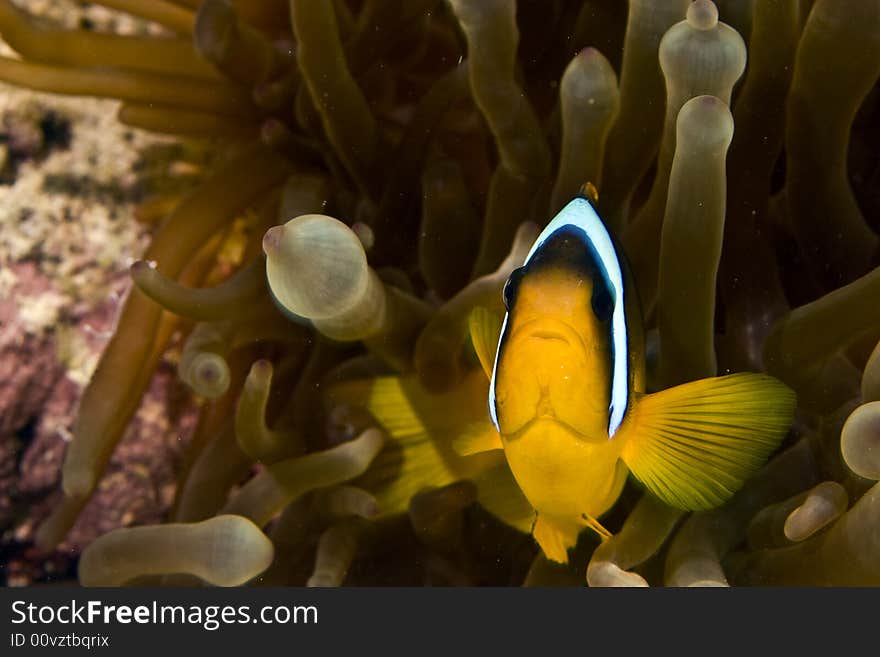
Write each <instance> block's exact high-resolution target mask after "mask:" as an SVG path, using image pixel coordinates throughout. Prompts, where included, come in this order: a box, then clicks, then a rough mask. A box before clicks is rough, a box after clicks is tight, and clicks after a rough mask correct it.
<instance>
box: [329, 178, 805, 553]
mask: <svg viewBox="0 0 880 657" xmlns="http://www.w3.org/2000/svg"><path fill="white" fill-rule="evenodd" d="M586 193H588V192H587V191H584V192H582V194H581V195H579V196H577V197H575V198H574V199H573V200H572V201H570V202H569V203H568V205H566V206H565V207H564V208H563V209H562V210H561V211H560V212H559V213H558V214H557V215H556V216H555V217H554V218H553V219H552V220H551V221H550V223H549V224H548V225H547V226H546V228H544V230H543V231H542V232H541V233H540V235H539V236H538V238H537V239H536V241H535V243H534V244H533V246H532V247H531V249H530V251H529V252H528V255H527V256H526V258H525V261H524V262H523V264H522V266H521V267H519V268H517V269H515V270H514V271H513V272H512V273H511V275H510V277H509V279H508V280H507V282H506V284H505V286H504V288H503V291H500V292H501V293H502V296H503V301H504V307H505V310H506V312H505V313H504V315H503V317H502V316H501V315H500V314H499V313H495V312H493V311H491V310H489V309H487V308H483V307H477V308H475V309H474V310H473V311H472V312H471V314H470V316H469V319H468V327H469V333H470V338H471V344H472V345H473V351H474V353H475V355H476V357H477V359H478V360H479V362H480V365H481V367H482V371H480V370H479V369H474V370H471V371H469V372H468V373H467V374H466V376H465V378H464V380H462V381H461V382H460V383H459V384H458V385H457V386H455V387H454V388H453V389H451V390H449V391H447V392H446V393H443V394H433V393H430V392H428V391H427V390H425V389H424V388H423V387H422V386H421V385H420V384H419V382H418V379H417V377H415V376H414V375H411V374H410V375H406V376H400V377H391V376H389V377H377V378H374V379H372V380H369V381H357V382H348V383H347V384H342V385H338V386H335V387H332V388H331V389H332V390H333V393H332V394H331V399H330V401H331V403H344V404H349V405H360V406H363V407H365V408H366V409H367V410H368V411H369V412H370V413H371V414H372V415H373V417H374V418H375V419H376V420H377V421H378V422H379V424H380V425H382V426H383V427H384V428H385V430H386V432H387V434H388V436H389V442H388V443H387V445H388V446H387V448H386V449H385V450H383V452H382V453H380V455H379V456H378V457H377V459H376V461H374V463H373V465H372V466H371V467H370V469H369V470H368V471H367V473H366V474H365V475H364V476H363V477H362V479H361V480H360V481H359V482H358V485H361V486H363V487H364V488H366V489H368V490H369V491H370V492H371V493H373V494H374V495H375V497H376V499H377V500H378V501H379V504H380V508H381V509H382V512H381V515H385V514H394V513H400V512H405V511H406V509H407V505H408V503H409V500H410V499H411V498H412V496H413V495H414V494H416V493H418V492H419V491H421V490H424V489H426V488H431V487H437V486H444V485H447V484H449V483H452V482H454V481H457V480H461V479H470V480H472V481H474V483H475V484H476V487H477V492H478V494H477V499H478V501H479V503H480V504H481V505H482V506H483V507H484V508H486V509H487V510H488V511H489V512H490V513H492V514H494V515H495V516H497V517H498V518H500V519H501V520H503V521H504V522H506V523H507V524H509V525H511V526H513V527H516V528H518V529H520V530H522V531H524V532H529V533H531V534H532V535H533V536H534V538H535V540H536V541H537V543H538V544H539V546H540V547H541V549H542V550H543V552H544V554H545V555H546V556H547V558H549V559H551V560H553V561H557V562H562V563H565V562H567V560H568V549H569V548H571V547H573V546H574V545H575V543H576V541H577V539H578V536H579V534H580V532H582V531H583V530H584V529H586V528H589V529H591V530H593V531H595V532H596V533H597V534H598V535H599V536H600V537H601V538H602V539H603V540H604V539H606V538H608V537H609V536H610V535H611V534H610V532H608V531H607V530H606V529H605V528H604V527H603V526H602V525H601V524H600V522H599V519H600V518H601V516H602V515H603V514H604V513H605V512H607V511H608V510H609V509H610V508H611V507H612V505H613V504H614V503H615V502H616V501H617V499H618V497H619V496H620V494H621V492H622V490H623V487H624V484H625V483H626V480H627V478H628V476H629V475H630V474H631V475H633V476H634V477H635V478H636V479H637V480H638V481H639V482H641V484H642V485H643V486H644V487H645V488H646V489H647V490H648V491H649V492H650V493H651V494H653V495H655V496H656V497H658V498H660V500H662V501H663V502H665V503H666V504H668V505H670V506H673V507H677V508H680V509H683V510H703V509H709V508H713V507H715V506H718V505H720V504H722V503H723V502H724V501H726V500H727V499H729V498H730V497H731V496H732V495H733V493H734V492H736V491H737V490H738V489H739V488H740V487H741V486H742V484H743V483H744V482H745V480H746V479H747V478H748V477H749V476H751V475H752V474H753V473H754V472H755V471H756V470H757V469H758V468H760V467H761V466H762V465H763V464H764V462H765V461H766V459H767V457H768V456H769V455H770V454H771V453H772V452H773V451H774V450H775V449H776V448H777V447H778V446H779V444H780V442H781V441H782V439H783V438H784V437H785V435H786V433H787V431H788V429H789V427H790V425H791V422H792V418H793V415H794V407H795V402H796V399H795V395H794V393H793V391H792V390H790V389H789V388H788V387H787V386H785V385H784V384H783V383H781V382H780V381H778V380H777V379H775V378H773V377H770V376H767V375H763V374H754V373H739V374H732V375H728V376H721V377H714V378H707V379H701V380H698V381H692V382H689V383H685V384H682V385H679V386H676V387H673V388H669V389H666V390H661V391H659V392H655V393H652V394H646V390H645V347H644V336H643V327H642V319H641V312H640V308H639V303H638V299H637V297H636V292H635V286H634V285H633V282H632V278H631V275H630V273H629V270H628V266H627V264H626V261H625V259H624V258H623V256H622V253H621V249H620V247H619V246H618V245H617V243H616V242H615V240H614V239H613V237H612V236H611V234H610V233H609V232H608V230H607V229H606V228H605V225H604V224H603V222H602V220H601V219H600V218H599V216H598V214H597V213H596V211H595V210H594V209H593V206H592V205H591V203H590V200H589V198H587V196H586ZM487 406H488V408H487Z"/></svg>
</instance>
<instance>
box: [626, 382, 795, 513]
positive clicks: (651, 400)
mask: <svg viewBox="0 0 880 657" xmlns="http://www.w3.org/2000/svg"><path fill="white" fill-rule="evenodd" d="M795 403H796V399H795V394H794V392H793V391H792V390H791V389H790V388H788V386H786V385H784V384H783V383H781V382H780V381H778V380H777V379H774V378H773V377H770V376H766V375H763V374H751V373H741V374H732V375H729V376H722V377H716V378H711V379H701V380H699V381H692V382H690V383H685V384H682V385H680V386H676V387H674V388H669V389H668V390H661V391H660V392H657V393H655V394H652V395H645V396H643V397H640V398H638V399H637V400H636V401H635V403H634V404H633V406H632V408H631V409H630V414H631V415H630V418H629V423H630V426H629V431H628V433H629V434H630V435H629V436H627V437H626V443H625V444H624V447H623V453H622V458H623V461H624V462H625V463H626V465H627V466H628V467H629V469H630V470H631V471H632V473H633V475H635V477H636V478H637V479H638V480H639V481H641V482H642V483H643V484H644V485H645V486H646V487H647V488H648V489H649V490H650V491H651V492H652V493H654V495H656V496H657V497H659V498H660V499H661V500H663V501H664V502H666V503H667V504H669V505H671V506H674V507H677V508H679V509H686V510H693V511H695V510H701V509H711V508H713V507H716V506H718V505H720V504H722V503H723V502H724V501H726V500H727V499H728V498H729V497H730V496H731V495H733V494H734V493H735V492H736V491H737V490H738V489H739V488H740V487H741V486H742V485H743V483H744V482H745V480H746V479H747V478H748V477H750V476H751V475H752V474H753V473H754V472H755V471H756V470H757V469H758V468H760V467H761V466H762V465H763V464H764V462H765V461H766V460H767V457H768V456H769V455H770V454H771V453H772V452H773V451H774V450H775V449H776V448H777V447H778V446H779V443H780V442H781V441H782V439H783V438H784V437H785V434H786V433H787V431H788V429H789V427H790V426H791V421H792V417H793V416H794V407H795Z"/></svg>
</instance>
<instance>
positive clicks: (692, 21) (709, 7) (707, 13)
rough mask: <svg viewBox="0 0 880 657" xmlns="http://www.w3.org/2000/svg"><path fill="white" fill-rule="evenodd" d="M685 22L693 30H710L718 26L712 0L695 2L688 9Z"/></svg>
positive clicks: (716, 12)
mask: <svg viewBox="0 0 880 657" xmlns="http://www.w3.org/2000/svg"><path fill="white" fill-rule="evenodd" d="M687 22H688V25H690V26H691V27H692V28H694V29H695V30H711V29H712V28H714V27H715V26H716V25H718V7H716V6H715V3H714V2H712V0H696V2H693V3H691V5H690V7H688V10H687Z"/></svg>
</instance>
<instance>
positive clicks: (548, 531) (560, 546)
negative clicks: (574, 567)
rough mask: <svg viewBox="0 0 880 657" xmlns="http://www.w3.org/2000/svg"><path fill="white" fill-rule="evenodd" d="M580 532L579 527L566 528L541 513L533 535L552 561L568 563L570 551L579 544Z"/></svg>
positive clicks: (545, 554)
mask: <svg viewBox="0 0 880 657" xmlns="http://www.w3.org/2000/svg"><path fill="white" fill-rule="evenodd" d="M579 530H580V527H578V526H577V525H571V526H569V527H566V526H564V525H562V524H559V523H557V522H554V521H553V520H550V519H548V518H545V517H544V516H542V515H541V514H540V513H539V514H538V517H537V519H536V520H535V525H534V527H533V528H532V535H533V536H534V537H535V540H536V541H537V542H538V545H540V546H541V549H542V550H543V551H544V556H545V557H547V558H548V559H550V561H556V562H558V563H568V549H569V548H571V547H574V545H575V543H577V539H578V533H579Z"/></svg>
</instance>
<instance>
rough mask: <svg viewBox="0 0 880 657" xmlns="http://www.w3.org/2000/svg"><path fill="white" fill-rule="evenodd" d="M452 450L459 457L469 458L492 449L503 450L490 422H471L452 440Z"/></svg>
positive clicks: (499, 438)
mask: <svg viewBox="0 0 880 657" xmlns="http://www.w3.org/2000/svg"><path fill="white" fill-rule="evenodd" d="M452 449H454V450H455V452H456V453H457V454H458V455H459V456H470V455H471V454H479V453H480V452H489V451H492V450H493V449H504V445H502V444H501V435H500V434H499V433H498V431H497V430H496V429H495V427H494V426H493V425H492V424H491V423H490V422H472V423H471V424H469V425H468V426H467V427H465V429H464V432H462V433H461V434H459V435H458V436H456V437H455V438H453V439H452Z"/></svg>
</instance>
